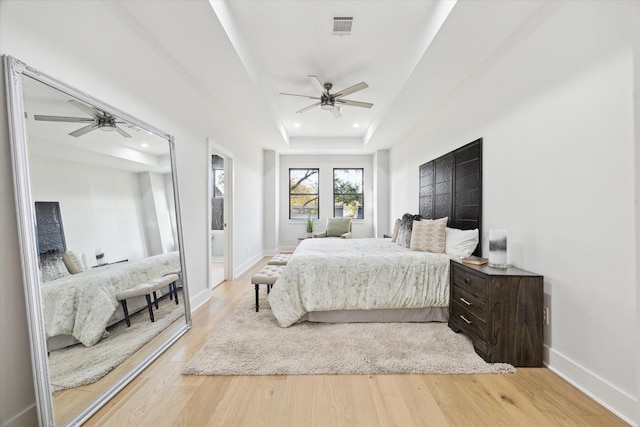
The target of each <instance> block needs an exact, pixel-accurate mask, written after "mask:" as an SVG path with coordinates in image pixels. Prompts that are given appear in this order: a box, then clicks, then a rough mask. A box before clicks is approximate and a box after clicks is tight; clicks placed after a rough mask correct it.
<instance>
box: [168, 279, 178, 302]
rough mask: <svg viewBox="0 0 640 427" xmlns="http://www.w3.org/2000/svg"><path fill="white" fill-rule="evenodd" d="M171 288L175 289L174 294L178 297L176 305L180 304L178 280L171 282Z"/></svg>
mask: <svg viewBox="0 0 640 427" xmlns="http://www.w3.org/2000/svg"><path fill="white" fill-rule="evenodd" d="M169 289H173V295H175V297H176V305H178V285H177V284H176V282H173V283H170V284H169Z"/></svg>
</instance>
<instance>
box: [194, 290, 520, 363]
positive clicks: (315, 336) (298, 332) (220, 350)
mask: <svg viewBox="0 0 640 427" xmlns="http://www.w3.org/2000/svg"><path fill="white" fill-rule="evenodd" d="M263 293H264V289H261V294H263ZM254 304H255V297H253V296H250V297H247V299H245V300H244V301H243V302H242V303H241V304H240V306H239V307H238V308H237V309H236V310H235V311H234V312H233V314H232V315H231V316H230V318H229V319H228V320H227V321H226V322H225V323H224V324H223V325H222V326H221V327H220V329H219V330H217V331H215V332H214V333H213V335H212V337H211V338H210V339H209V341H208V342H207V343H206V344H205V346H204V347H203V348H202V349H201V350H200V351H199V352H198V353H197V354H196V355H195V356H194V357H193V358H192V359H191V360H190V361H189V363H188V364H187V365H186V366H185V368H184V370H183V374H188V375H296V374H301V375H302V374H489V373H512V372H515V368H514V367H513V366H511V365H509V364H505V363H495V364H490V363H486V362H485V361H484V360H482V358H480V356H478V355H477V354H476V353H475V351H474V350H473V346H472V344H471V341H470V340H469V339H468V338H467V337H465V336H464V335H462V334H456V333H455V332H453V331H452V330H451V329H449V327H448V326H447V324H446V323H344V324H329V323H311V322H303V323H299V324H295V325H293V326H291V327H289V328H281V327H279V326H278V324H277V321H276V319H275V318H274V317H273V316H272V314H271V310H270V309H269V303H268V301H267V300H266V298H265V297H264V296H262V298H261V300H260V311H259V312H258V313H256V312H255V305H254Z"/></svg>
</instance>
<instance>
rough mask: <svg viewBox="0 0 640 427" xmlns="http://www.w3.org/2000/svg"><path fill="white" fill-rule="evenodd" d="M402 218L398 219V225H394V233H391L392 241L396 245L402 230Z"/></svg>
mask: <svg viewBox="0 0 640 427" xmlns="http://www.w3.org/2000/svg"><path fill="white" fill-rule="evenodd" d="M400 222H401V221H400V218H398V219H396V223H395V224H394V225H393V233H391V241H392V242H394V243H395V241H396V240H398V230H399V229H400Z"/></svg>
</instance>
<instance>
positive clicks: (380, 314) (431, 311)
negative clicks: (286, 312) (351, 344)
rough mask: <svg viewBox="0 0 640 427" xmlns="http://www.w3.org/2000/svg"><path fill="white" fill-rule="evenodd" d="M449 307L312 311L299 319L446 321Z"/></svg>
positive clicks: (346, 321) (364, 321)
mask: <svg viewBox="0 0 640 427" xmlns="http://www.w3.org/2000/svg"><path fill="white" fill-rule="evenodd" d="M448 320H449V307H424V308H393V309H379V310H331V311H313V312H310V313H307V314H305V315H304V316H303V317H302V318H301V319H300V321H309V322H323V323H393V322H446V321H448Z"/></svg>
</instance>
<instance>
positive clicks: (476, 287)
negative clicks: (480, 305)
mask: <svg viewBox="0 0 640 427" xmlns="http://www.w3.org/2000/svg"><path fill="white" fill-rule="evenodd" d="M451 274H452V277H453V283H454V288H455V286H457V287H459V288H460V289H463V290H464V291H465V292H468V293H470V294H472V295H474V296H475V297H476V298H478V299H480V300H482V301H486V299H487V278H486V277H485V276H482V275H480V274H476V273H472V272H471V271H469V270H467V269H465V268H464V267H462V266H460V265H458V264H456V263H453V268H452V271H451Z"/></svg>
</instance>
